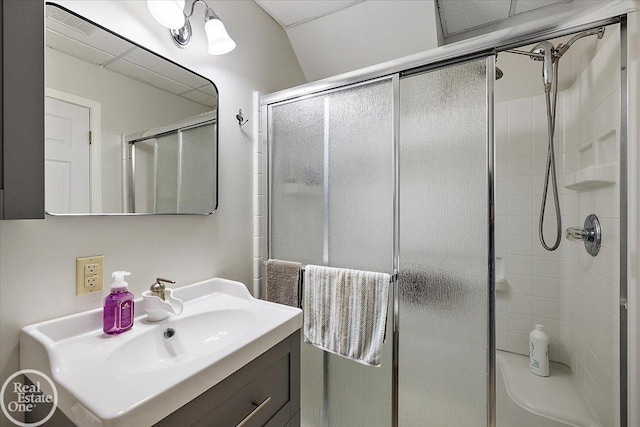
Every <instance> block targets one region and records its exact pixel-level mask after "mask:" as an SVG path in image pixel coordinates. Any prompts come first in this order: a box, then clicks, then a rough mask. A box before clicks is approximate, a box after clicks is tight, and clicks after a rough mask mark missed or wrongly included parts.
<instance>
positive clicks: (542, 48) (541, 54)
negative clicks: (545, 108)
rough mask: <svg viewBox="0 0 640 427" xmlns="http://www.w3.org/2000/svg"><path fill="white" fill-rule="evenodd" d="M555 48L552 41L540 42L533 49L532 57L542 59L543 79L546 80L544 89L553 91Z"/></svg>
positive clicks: (536, 59) (537, 59)
mask: <svg viewBox="0 0 640 427" xmlns="http://www.w3.org/2000/svg"><path fill="white" fill-rule="evenodd" d="M554 51H555V48H554V47H553V44H551V43H550V42H541V43H538V44H537V45H535V46H534V47H533V49H531V53H533V54H535V55H532V56H531V59H533V60H535V61H542V81H543V82H544V90H545V91H546V92H549V91H551V85H552V83H553V61H554Z"/></svg>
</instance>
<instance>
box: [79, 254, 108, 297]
mask: <svg viewBox="0 0 640 427" xmlns="http://www.w3.org/2000/svg"><path fill="white" fill-rule="evenodd" d="M103 269H104V255H94V256H88V257H79V258H76V295H82V294H88V293H90V292H98V291H102V287H103V282H104V272H103Z"/></svg>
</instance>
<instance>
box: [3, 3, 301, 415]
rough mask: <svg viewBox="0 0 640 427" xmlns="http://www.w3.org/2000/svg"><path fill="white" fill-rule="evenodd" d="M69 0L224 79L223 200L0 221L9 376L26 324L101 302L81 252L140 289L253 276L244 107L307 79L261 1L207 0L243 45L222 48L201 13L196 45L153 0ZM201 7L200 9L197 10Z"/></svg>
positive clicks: (197, 69) (218, 81)
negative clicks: (172, 211) (216, 52)
mask: <svg viewBox="0 0 640 427" xmlns="http://www.w3.org/2000/svg"><path fill="white" fill-rule="evenodd" d="M60 3H61V4H62V5H63V6H65V7H67V8H69V9H71V10H73V11H75V12H77V13H79V14H81V15H84V16H86V17H88V18H89V19H91V20H93V21H95V22H97V23H99V24H101V25H103V26H105V27H107V28H109V29H112V30H114V31H116V32H118V33H121V34H123V35H124V36H125V37H127V38H129V39H131V40H134V41H136V42H138V43H140V44H141V45H143V46H145V47H147V48H149V49H151V50H153V51H156V52H158V53H160V54H161V55H163V56H166V57H168V58H170V59H172V60H174V61H176V62H178V63H180V64H183V65H184V66H186V67H188V68H191V69H193V70H194V71H195V72H197V73H199V74H202V75H203V76H205V77H208V78H210V79H211V80H212V81H214V82H215V83H216V85H217V87H218V90H219V96H220V115H219V119H220V120H219V137H220V148H219V156H220V160H219V181H220V185H219V191H220V193H219V208H218V211H217V212H216V213H214V214H213V215H210V216H166V217H161V216H152V217H121V218H118V217H68V218H59V217H47V218H46V219H44V220H31V221H2V222H0V324H1V329H0V382H4V380H5V379H6V378H7V377H8V376H9V375H11V374H12V373H14V372H15V371H16V370H18V369H19V346H18V334H19V331H20V328H21V327H23V326H25V325H27V324H31V323H35V322H38V321H43V320H47V319H51V318H55V317H59V316H63V315H66V314H70V313H74V312H78V311H83V310H88V309H93V308H97V307H101V305H102V298H103V294H89V295H84V296H80V297H76V296H75V258H76V257H78V256H83V255H91V254H104V255H105V272H106V274H105V275H106V276H107V280H105V282H106V285H107V286H108V284H109V276H110V272H111V271H113V270H120V269H127V270H129V271H131V272H132V275H131V276H130V280H129V283H130V286H131V290H132V291H133V292H134V293H135V294H136V295H140V294H141V292H142V291H144V290H146V289H148V286H149V285H150V284H151V283H152V282H153V281H154V279H155V278H156V277H158V276H160V277H169V278H172V279H175V280H176V281H177V282H178V285H185V284H189V283H192V282H195V281H199V280H203V279H206V278H209V277H212V276H220V277H226V278H229V279H235V280H239V281H242V282H244V283H245V284H250V282H251V280H252V184H253V179H252V174H253V170H252V166H253V162H252V150H253V138H252V135H251V134H250V133H248V132H250V130H245V129H244V128H239V127H238V122H237V121H236V119H235V115H236V114H237V112H238V109H239V108H242V109H243V111H244V112H245V116H246V117H247V118H249V119H250V120H252V121H255V120H257V117H254V115H253V114H252V112H253V111H254V108H253V106H252V103H253V91H254V90H257V91H261V92H263V93H269V92H273V91H277V90H281V89H284V88H287V87H290V86H295V85H298V84H302V83H304V82H305V79H304V77H303V74H302V71H301V69H300V66H299V64H298V62H297V60H296V58H295V55H294V53H293V50H292V49H291V46H290V43H289V41H288V39H287V37H286V34H285V33H284V31H283V30H282V29H281V28H280V27H279V26H278V25H277V24H276V23H275V22H274V21H273V20H272V19H271V18H269V17H268V15H266V14H265V13H264V11H263V10H262V9H261V8H260V7H259V6H257V5H256V4H255V3H254V2H250V1H242V2H238V1H209V2H208V3H209V4H210V5H211V6H212V7H213V8H214V9H215V11H216V12H217V13H218V14H219V15H220V17H221V18H222V19H223V20H224V22H225V25H226V27H227V29H228V30H229V33H230V34H231V36H232V37H233V38H234V39H235V41H236V42H237V45H238V47H237V48H236V50H234V51H233V52H231V53H230V54H227V55H224V56H219V57H215V56H210V55H208V54H206V43H205V35H204V30H203V25H202V23H201V22H200V21H199V20H197V19H196V20H194V21H193V24H192V25H193V28H194V32H195V34H194V40H193V41H192V46H190V48H189V49H186V50H180V49H178V48H176V47H175V46H174V45H173V42H172V41H171V40H170V39H169V37H168V35H167V31H166V29H165V28H163V27H161V26H160V25H159V24H157V22H155V21H154V19H153V18H152V17H151V15H150V14H149V12H148V10H147V6H146V2H144V1H136V0H131V1H124V0H122V1H117V2H114V1H106V0H105V1H102V0H87V1H80V0H73V1H72V0H66V1H62V2H60ZM200 7H201V6H200ZM200 14H201V12H200V11H198V10H196V16H200ZM25 120H28V118H25ZM97 369H99V367H97ZM0 418H2V419H3V418H4V416H0ZM0 421H2V420H0ZM5 421H6V420H5ZM0 424H3V423H2V422H0Z"/></svg>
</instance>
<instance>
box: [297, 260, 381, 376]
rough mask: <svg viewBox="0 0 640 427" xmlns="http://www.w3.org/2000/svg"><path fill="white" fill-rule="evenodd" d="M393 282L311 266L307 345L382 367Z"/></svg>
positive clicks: (306, 297) (307, 280)
mask: <svg viewBox="0 0 640 427" xmlns="http://www.w3.org/2000/svg"><path fill="white" fill-rule="evenodd" d="M390 279H391V277H390V276H389V275H388V274H386V273H374V272H368V271H359V270H349V269H344V268H332V267H321V266H317V265H307V267H306V269H305V272H304V292H303V304H302V305H303V307H302V308H303V311H304V341H305V342H307V343H309V344H311V345H313V346H315V347H318V348H320V349H322V350H325V351H328V352H330V353H334V354H337V355H339V356H343V357H346V358H348V359H351V360H354V361H356V362H359V363H362V364H364V365H370V366H380V357H381V350H382V343H383V341H384V331H385V326H386V319H387V305H388V301H389V281H390Z"/></svg>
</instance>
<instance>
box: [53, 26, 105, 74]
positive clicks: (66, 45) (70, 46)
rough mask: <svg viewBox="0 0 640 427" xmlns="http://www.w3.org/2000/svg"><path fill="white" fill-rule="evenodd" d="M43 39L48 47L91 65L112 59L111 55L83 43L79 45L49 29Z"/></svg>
mask: <svg viewBox="0 0 640 427" xmlns="http://www.w3.org/2000/svg"><path fill="white" fill-rule="evenodd" d="M45 37H46V42H47V46H48V47H50V48H52V49H54V50H57V51H60V52H63V53H66V54H67V55H71V56H74V57H76V58H78V59H82V60H84V61H87V62H90V63H91V64H96V65H100V64H102V63H103V62H106V61H108V60H110V59H112V58H113V55H109V54H108V53H105V52H103V51H101V50H99V49H94V48H93V47H91V46H87V45H85V44H84V43H80V42H78V41H76V40H73V39H70V38H69V37H67V36H64V35H62V34H59V33H56V32H55V31H52V30H49V29H47V32H46V35H45Z"/></svg>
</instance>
